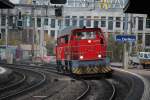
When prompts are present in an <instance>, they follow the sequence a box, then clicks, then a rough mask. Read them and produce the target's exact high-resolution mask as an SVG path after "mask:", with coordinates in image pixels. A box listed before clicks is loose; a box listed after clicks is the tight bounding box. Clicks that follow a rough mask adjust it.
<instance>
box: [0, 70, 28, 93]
mask: <svg viewBox="0 0 150 100" xmlns="http://www.w3.org/2000/svg"><path fill="white" fill-rule="evenodd" d="M13 76H14V78H13V80H10V82H9V83H5V84H1V85H0V92H3V91H6V90H9V89H11V88H13V87H15V86H18V85H19V84H22V83H23V82H25V80H26V76H25V75H24V74H23V73H20V72H17V71H16V72H14V73H13Z"/></svg>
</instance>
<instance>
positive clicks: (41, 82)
mask: <svg viewBox="0 0 150 100" xmlns="http://www.w3.org/2000/svg"><path fill="white" fill-rule="evenodd" d="M9 68H12V67H9ZM13 68H16V69H21V70H27V71H31V72H32V73H36V74H38V75H40V76H41V77H42V80H40V81H39V82H38V83H37V82H36V84H34V85H32V86H30V87H28V88H25V89H23V90H21V91H17V92H15V93H12V94H9V95H7V96H3V97H0V100H6V99H8V98H10V97H13V96H16V95H19V94H21V93H23V92H27V91H29V90H32V89H35V88H36V87H38V86H40V85H42V84H43V83H44V82H45V81H46V75H45V74H43V73H41V72H37V71H33V70H30V69H26V68H19V67H13Z"/></svg>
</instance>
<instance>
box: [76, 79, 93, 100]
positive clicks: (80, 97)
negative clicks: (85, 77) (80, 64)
mask: <svg viewBox="0 0 150 100" xmlns="http://www.w3.org/2000/svg"><path fill="white" fill-rule="evenodd" d="M83 82H84V84H85V85H86V86H87V89H86V90H85V91H84V92H83V93H82V94H81V95H80V96H78V97H77V98H76V99H75V100H81V99H82V98H84V96H86V94H87V93H88V92H89V91H90V85H89V84H88V83H87V82H85V81H83Z"/></svg>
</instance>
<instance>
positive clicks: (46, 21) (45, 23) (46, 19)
mask: <svg viewBox="0 0 150 100" xmlns="http://www.w3.org/2000/svg"><path fill="white" fill-rule="evenodd" d="M44 25H46V26H47V25H48V18H44Z"/></svg>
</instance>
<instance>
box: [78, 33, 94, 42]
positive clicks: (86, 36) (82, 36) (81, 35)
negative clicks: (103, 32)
mask: <svg viewBox="0 0 150 100" xmlns="http://www.w3.org/2000/svg"><path fill="white" fill-rule="evenodd" d="M76 35H77V37H78V38H79V39H81V40H83V39H95V38H96V32H78V33H77V34H76Z"/></svg>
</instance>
